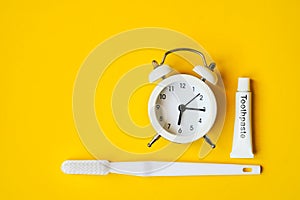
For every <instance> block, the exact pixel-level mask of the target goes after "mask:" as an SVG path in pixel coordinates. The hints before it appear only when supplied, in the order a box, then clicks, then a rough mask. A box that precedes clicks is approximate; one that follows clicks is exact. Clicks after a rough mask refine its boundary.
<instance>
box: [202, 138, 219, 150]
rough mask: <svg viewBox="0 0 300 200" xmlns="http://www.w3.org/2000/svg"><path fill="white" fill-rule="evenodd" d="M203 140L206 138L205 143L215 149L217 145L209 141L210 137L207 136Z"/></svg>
mask: <svg viewBox="0 0 300 200" xmlns="http://www.w3.org/2000/svg"><path fill="white" fill-rule="evenodd" d="M203 138H204V140H205V142H207V143H208V144H209V145H210V146H211V148H213V149H214V148H215V147H216V145H215V144H214V143H213V142H212V141H211V140H210V139H209V137H208V136H207V135H204V136H203Z"/></svg>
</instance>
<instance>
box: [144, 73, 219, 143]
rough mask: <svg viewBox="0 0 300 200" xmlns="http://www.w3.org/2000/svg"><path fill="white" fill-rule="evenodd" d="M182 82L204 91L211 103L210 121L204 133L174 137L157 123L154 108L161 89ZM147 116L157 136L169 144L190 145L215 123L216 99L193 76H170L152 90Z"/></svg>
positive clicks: (208, 89) (199, 80) (204, 84)
mask: <svg viewBox="0 0 300 200" xmlns="http://www.w3.org/2000/svg"><path fill="white" fill-rule="evenodd" d="M182 80H184V81H186V82H188V83H190V84H193V85H195V86H197V87H202V89H204V90H205V91H206V92H207V94H208V98H209V102H210V103H211V110H210V120H208V121H207V123H206V124H205V126H204V127H205V128H204V131H203V132H201V133H196V134H193V135H176V134H173V133H170V132H168V131H167V130H165V129H164V128H163V127H162V126H161V124H160V123H159V120H158V119H157V117H156V114H155V106H156V101H157V98H158V95H159V94H160V93H161V91H162V90H163V89H165V88H166V87H167V86H169V85H170V84H172V83H174V82H179V81H182ZM148 116H149V118H150V122H151V124H152V126H153V128H154V129H155V131H156V132H157V133H158V134H159V135H161V136H162V137H164V138H165V139H167V140H169V141H171V142H175V143H180V144H183V143H190V142H193V141H195V140H198V139H199V138H201V137H203V136H204V135H205V134H207V133H208V132H209V131H210V129H211V128H212V126H213V124H214V122H215V119H216V116H217V102H216V98H215V95H214V93H213V91H212V90H211V89H210V87H209V86H208V85H207V84H206V83H205V82H204V81H202V80H201V79H199V78H197V77H195V76H192V75H189V74H176V75H173V76H170V77H168V78H166V79H164V80H162V81H161V82H159V83H158V85H157V86H156V87H155V88H154V90H153V91H152V93H151V95H150V99H149V102H148Z"/></svg>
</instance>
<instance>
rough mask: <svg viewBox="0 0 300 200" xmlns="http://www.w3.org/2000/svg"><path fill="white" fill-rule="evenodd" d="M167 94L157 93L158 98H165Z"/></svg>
mask: <svg viewBox="0 0 300 200" xmlns="http://www.w3.org/2000/svg"><path fill="white" fill-rule="evenodd" d="M166 98H167V95H166V94H159V99H166Z"/></svg>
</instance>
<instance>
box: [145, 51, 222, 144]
mask: <svg viewBox="0 0 300 200" xmlns="http://www.w3.org/2000/svg"><path fill="white" fill-rule="evenodd" d="M177 51H190V52H193V53H196V54H198V55H200V56H201V58H202V61H203V66H200V65H197V66H195V67H194V69H193V71H195V72H196V73H197V74H199V75H200V76H201V77H199V78H198V77H195V76H192V75H188V74H175V75H171V76H168V77H167V75H169V74H170V73H171V72H172V71H173V70H172V68H170V67H169V66H168V65H166V64H164V62H165V59H166V57H167V55H169V54H170V53H173V52H177ZM152 63H153V66H154V70H153V71H152V72H151V73H150V75H149V81H150V82H155V81H158V80H159V79H162V81H161V82H159V83H158V85H157V86H156V87H155V88H154V90H153V92H152V93H151V96H150V99H149V103H148V115H149V118H150V122H151V124H152V126H153V128H154V129H155V131H156V132H157V135H155V136H154V137H153V139H152V140H151V141H150V142H149V143H148V147H151V146H152V144H153V143H154V142H155V141H157V140H158V139H159V138H160V137H163V138H165V139H167V140H169V141H171V142H175V143H190V142H193V141H195V140H198V139H199V138H201V137H203V138H204V139H205V140H206V141H207V142H208V143H209V144H210V145H211V147H212V148H214V147H215V145H214V144H213V143H212V142H211V141H210V139H209V138H208V137H207V135H206V134H207V133H208V132H209V130H210V129H211V128H212V127H213V125H214V122H215V119H216V116H217V102H216V98H215V95H214V93H213V91H212V90H211V88H210V87H209V86H208V84H207V83H206V81H209V82H210V83H212V84H213V85H215V84H216V83H217V75H216V74H215V72H214V68H215V63H211V64H209V65H207V63H206V59H205V56H204V54H203V53H202V52H200V51H197V50H195V49H190V48H177V49H172V50H170V51H167V52H166V53H165V54H164V57H163V59H162V62H161V63H160V64H158V63H157V62H156V61H153V62H152Z"/></svg>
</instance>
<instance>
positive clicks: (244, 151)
mask: <svg viewBox="0 0 300 200" xmlns="http://www.w3.org/2000/svg"><path fill="white" fill-rule="evenodd" d="M235 101H236V102H235V106H236V108H235V109H236V112H235V123H234V135H233V144H232V151H231V154H230V157H231V158H253V157H254V155H253V152H252V136H251V135H252V127H251V92H250V79H249V78H239V79H238V90H237V92H236V100H235Z"/></svg>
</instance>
